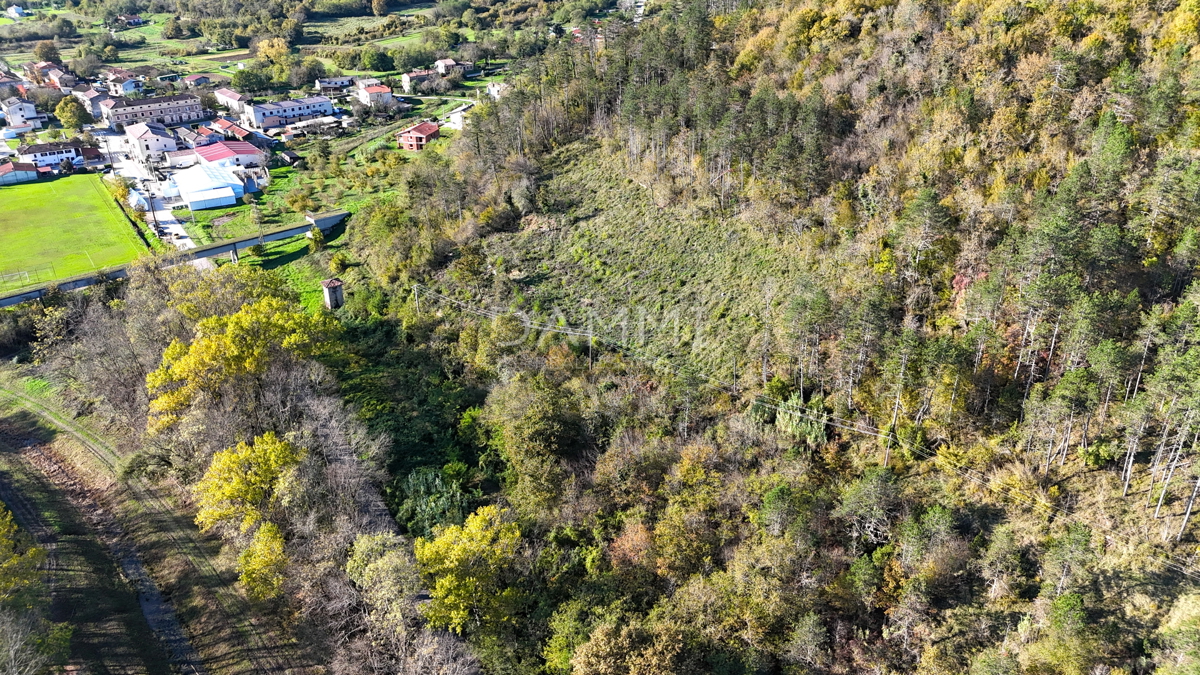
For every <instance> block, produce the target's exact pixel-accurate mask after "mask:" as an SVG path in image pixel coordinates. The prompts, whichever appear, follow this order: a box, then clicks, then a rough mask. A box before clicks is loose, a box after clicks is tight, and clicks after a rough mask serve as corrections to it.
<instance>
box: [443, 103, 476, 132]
mask: <svg viewBox="0 0 1200 675" xmlns="http://www.w3.org/2000/svg"><path fill="white" fill-rule="evenodd" d="M474 107H475V104H474V103H467V104H465V105H460V106H459V107H457V108H455V109H454V110H451V111H450V114H449V115H446V121H445V122H444V123H443V124H442V126H444V127H447V128H450V129H454V130H456V131H462V130H463V129H464V128H465V127H466V126H467V111H469V110H470V109H471V108H474Z"/></svg>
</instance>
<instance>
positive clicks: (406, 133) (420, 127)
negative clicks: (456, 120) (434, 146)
mask: <svg viewBox="0 0 1200 675" xmlns="http://www.w3.org/2000/svg"><path fill="white" fill-rule="evenodd" d="M437 137H438V125H436V124H434V123H433V122H421V123H420V124H414V125H413V126H411V127H409V128H407V129H404V130H402V131H400V132H399V133H397V134H396V143H397V144H398V145H399V146H400V147H401V148H403V149H405V150H416V151H418V152H419V151H421V150H424V149H425V145H426V144H427V143H429V141H432V140H433V139H435V138H437Z"/></svg>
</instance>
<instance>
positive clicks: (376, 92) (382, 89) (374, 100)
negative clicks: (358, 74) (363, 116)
mask: <svg viewBox="0 0 1200 675" xmlns="http://www.w3.org/2000/svg"><path fill="white" fill-rule="evenodd" d="M354 96H355V97H356V98H357V99H358V102H359V103H361V104H363V105H388V104H389V103H391V102H392V89H391V87H387V86H384V85H382V84H373V85H371V86H369V87H362V88H360V89H358V90H356V91H355V92H354Z"/></svg>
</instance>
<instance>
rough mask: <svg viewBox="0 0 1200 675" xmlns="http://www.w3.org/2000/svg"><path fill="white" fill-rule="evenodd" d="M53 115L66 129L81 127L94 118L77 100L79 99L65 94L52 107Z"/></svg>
mask: <svg viewBox="0 0 1200 675" xmlns="http://www.w3.org/2000/svg"><path fill="white" fill-rule="evenodd" d="M54 116H55V117H57V118H58V121H59V122H60V123H62V125H63V126H64V127H66V128H68V129H76V130H78V129H81V128H83V125H85V124H91V123H92V122H95V121H96V120H95V119H93V118H92V114H91V113H90V112H88V110H87V108H85V107H83V104H82V103H80V102H79V99H77V98H75V97H74V96H67V97H65V98H64V99H63V100H61V101H59V102H58V105H57V106H55V108H54Z"/></svg>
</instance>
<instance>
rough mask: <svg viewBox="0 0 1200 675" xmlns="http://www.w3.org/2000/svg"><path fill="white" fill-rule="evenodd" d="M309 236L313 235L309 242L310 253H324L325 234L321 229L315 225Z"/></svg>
mask: <svg viewBox="0 0 1200 675" xmlns="http://www.w3.org/2000/svg"><path fill="white" fill-rule="evenodd" d="M309 234H311V235H312V237H311V238H310V239H309V240H308V252H309V253H319V252H321V251H324V250H325V233H324V232H322V231H321V228H319V227H317V226H316V225H314V226H313V227H312V229H311V230H309Z"/></svg>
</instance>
